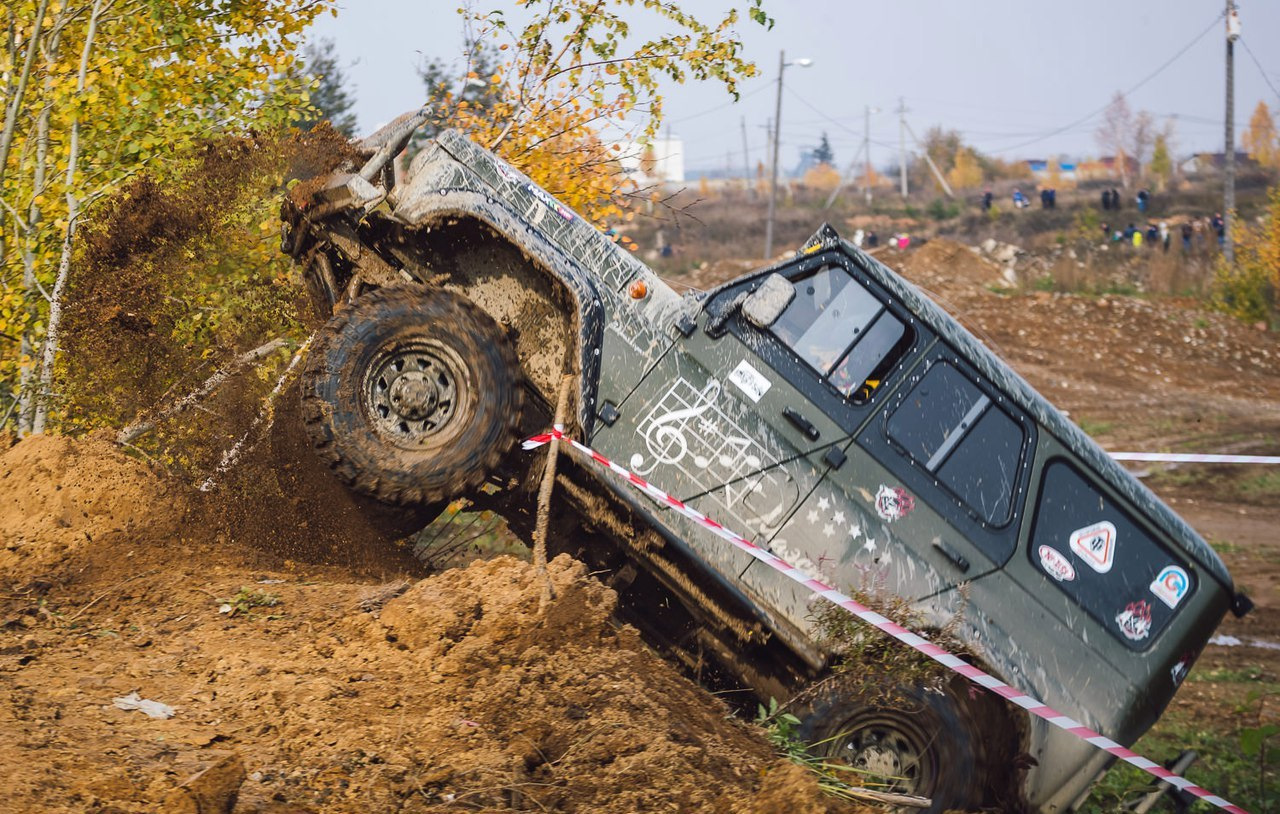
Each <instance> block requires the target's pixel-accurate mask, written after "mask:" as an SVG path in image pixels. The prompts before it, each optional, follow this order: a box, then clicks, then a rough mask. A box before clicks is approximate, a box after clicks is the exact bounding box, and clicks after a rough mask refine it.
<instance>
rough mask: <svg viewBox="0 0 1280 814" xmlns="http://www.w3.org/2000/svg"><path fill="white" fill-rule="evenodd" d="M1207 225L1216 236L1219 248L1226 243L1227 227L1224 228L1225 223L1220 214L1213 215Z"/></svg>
mask: <svg viewBox="0 0 1280 814" xmlns="http://www.w3.org/2000/svg"><path fill="white" fill-rule="evenodd" d="M1209 225H1210V226H1212V227H1213V233H1214V234H1215V235H1217V236H1218V245H1219V246H1221V245H1223V244H1224V243H1226V242H1227V226H1226V222H1225V221H1223V219H1222V213H1221V212H1214V213H1213V220H1212V221H1210V222H1209Z"/></svg>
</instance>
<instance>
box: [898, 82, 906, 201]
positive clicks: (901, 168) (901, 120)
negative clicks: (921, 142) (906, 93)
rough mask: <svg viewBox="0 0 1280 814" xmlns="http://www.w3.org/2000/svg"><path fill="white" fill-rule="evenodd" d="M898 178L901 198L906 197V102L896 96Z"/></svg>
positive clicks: (904, 198)
mask: <svg viewBox="0 0 1280 814" xmlns="http://www.w3.org/2000/svg"><path fill="white" fill-rule="evenodd" d="M898 178H899V180H900V181H901V184H902V200H904V201H905V200H906V199H907V103H906V102H904V101H902V97H901V96H899V97H898Z"/></svg>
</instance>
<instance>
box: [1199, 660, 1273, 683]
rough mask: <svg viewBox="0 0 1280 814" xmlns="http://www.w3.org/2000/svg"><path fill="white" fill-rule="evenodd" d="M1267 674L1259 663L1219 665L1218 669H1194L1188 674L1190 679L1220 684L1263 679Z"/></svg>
mask: <svg viewBox="0 0 1280 814" xmlns="http://www.w3.org/2000/svg"><path fill="white" fill-rule="evenodd" d="M1264 675H1266V671H1265V670H1263V669H1262V665H1259V664H1246V665H1245V666H1244V667H1238V668H1235V669H1228V668H1226V667H1219V668H1218V669H1216V670H1205V671H1203V672H1201V671H1198V670H1192V671H1191V675H1189V676H1187V680H1188V681H1195V682H1206V683H1207V682H1215V683H1219V684H1244V683H1247V682H1253V681H1261V680H1262V677H1263V676H1264Z"/></svg>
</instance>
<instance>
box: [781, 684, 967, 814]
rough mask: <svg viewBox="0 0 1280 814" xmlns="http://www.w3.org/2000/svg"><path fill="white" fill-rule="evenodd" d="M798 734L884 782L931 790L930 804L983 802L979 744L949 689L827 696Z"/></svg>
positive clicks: (900, 788) (892, 787) (919, 792)
mask: <svg viewBox="0 0 1280 814" xmlns="http://www.w3.org/2000/svg"><path fill="white" fill-rule="evenodd" d="M799 735H800V737H801V739H802V740H803V741H804V742H805V743H809V744H813V751H815V752H817V753H819V754H821V755H823V756H824V757H827V758H830V759H834V760H837V761H839V762H840V763H843V764H845V765H848V766H850V767H852V768H854V769H857V770H858V771H859V772H862V773H865V775H868V776H871V777H872V778H874V779H875V780H876V782H879V783H883V784H885V786H884V787H882V788H884V790H887V791H891V792H895V793H898V794H910V795H915V796H918V797H928V798H929V799H930V800H931V801H932V805H931V806H930V807H929V809H928V811H930V812H944V811H948V810H952V809H959V810H966V809H968V808H969V807H971V806H975V805H978V804H979V803H980V802H981V798H982V794H983V777H982V772H981V771H979V770H978V769H979V767H978V766H977V765H976V763H975V756H976V753H977V752H978V751H980V749H979V748H978V744H977V743H976V738H975V736H974V733H973V731H972V728H971V726H970V725H969V723H968V722H967V721H966V720H965V719H964V718H963V717H962V716H961V715H960V712H959V710H958V708H957V705H956V704H955V702H954V700H953V699H952V698H951V697H950V696H949V695H948V694H946V693H937V692H926V691H924V690H922V689H918V688H911V689H906V690H903V691H901V693H898V694H897V697H896V698H894V699H892V700H891V702H890V703H886V702H885V701H884V700H883V699H879V700H877V701H875V702H872V703H867V702H866V701H863V700H860V699H858V698H851V697H847V696H841V695H839V694H830V695H826V696H821V697H820V698H819V700H818V701H817V702H815V703H814V704H813V706H812V711H811V712H810V713H809V714H808V715H806V716H804V718H803V722H802V724H801V728H800V731H799Z"/></svg>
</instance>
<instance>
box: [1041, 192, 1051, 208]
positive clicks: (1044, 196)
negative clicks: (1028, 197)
mask: <svg viewBox="0 0 1280 814" xmlns="http://www.w3.org/2000/svg"><path fill="white" fill-rule="evenodd" d="M1040 208H1041V209H1048V208H1049V188H1048V187H1040Z"/></svg>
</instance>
